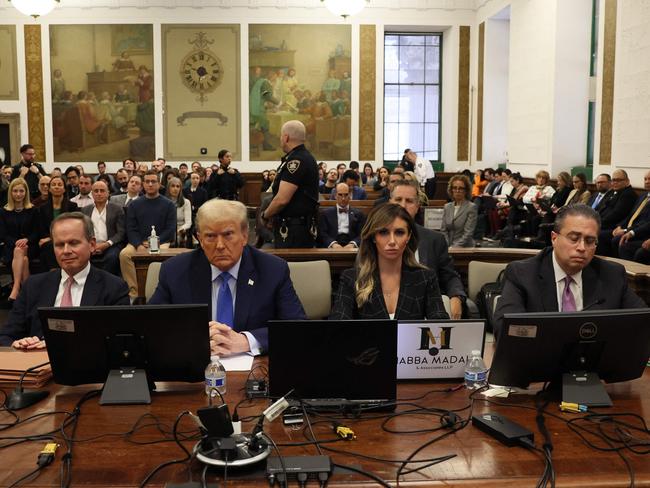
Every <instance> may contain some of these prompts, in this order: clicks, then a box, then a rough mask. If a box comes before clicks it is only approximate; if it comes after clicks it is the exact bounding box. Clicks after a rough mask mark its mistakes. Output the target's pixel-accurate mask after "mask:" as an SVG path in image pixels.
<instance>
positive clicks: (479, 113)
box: [476, 22, 485, 161]
mask: <svg viewBox="0 0 650 488" xmlns="http://www.w3.org/2000/svg"><path fill="white" fill-rule="evenodd" d="M484 63H485V22H481V23H480V24H479V26H478V91H477V95H476V161H483V76H484Z"/></svg>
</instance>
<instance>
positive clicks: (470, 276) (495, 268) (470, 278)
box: [467, 261, 508, 302]
mask: <svg viewBox="0 0 650 488" xmlns="http://www.w3.org/2000/svg"><path fill="white" fill-rule="evenodd" d="M507 265H508V263H485V262H483V261H470V262H469V267H468V269H467V295H468V298H470V299H471V300H472V301H473V302H476V295H477V294H478V292H479V291H481V287H482V286H483V285H484V284H486V283H492V282H494V281H496V280H497V278H498V277H499V273H500V272H501V270H502V269H504V268H505V267H506V266H507Z"/></svg>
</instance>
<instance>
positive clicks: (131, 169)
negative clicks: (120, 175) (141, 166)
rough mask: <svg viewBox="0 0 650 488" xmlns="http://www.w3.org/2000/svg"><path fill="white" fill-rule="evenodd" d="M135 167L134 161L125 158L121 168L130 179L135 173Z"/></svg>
mask: <svg viewBox="0 0 650 488" xmlns="http://www.w3.org/2000/svg"><path fill="white" fill-rule="evenodd" d="M136 165H137V163H136V162H135V159H131V158H126V159H125V160H123V161H122V168H124V169H125V170H126V172H127V173H128V174H129V177H131V175H132V174H133V173H135V167H136Z"/></svg>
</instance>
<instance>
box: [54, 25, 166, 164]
mask: <svg viewBox="0 0 650 488" xmlns="http://www.w3.org/2000/svg"><path fill="white" fill-rule="evenodd" d="M72 41H73V42H72ZM152 45H153V29H152V26H151V25H139V24H134V25H52V26H50V46H51V50H50V67H51V81H52V129H53V136H54V159H55V160H56V161H62V162H66V161H70V162H97V161H104V160H105V161H120V160H122V159H124V158H126V157H132V158H135V159H136V160H152V159H154V158H155V112H154V93H155V92H154V80H153V52H152Z"/></svg>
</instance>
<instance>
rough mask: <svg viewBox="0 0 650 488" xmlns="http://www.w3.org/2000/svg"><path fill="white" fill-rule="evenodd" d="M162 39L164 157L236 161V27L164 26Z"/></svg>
mask: <svg viewBox="0 0 650 488" xmlns="http://www.w3.org/2000/svg"><path fill="white" fill-rule="evenodd" d="M162 40H163V42H162V48H163V56H162V60H163V70H162V72H163V106H164V110H163V122H164V123H163V127H164V134H165V135H164V138H163V140H164V141H165V142H164V144H165V146H164V147H165V149H164V156H165V158H167V159H177V160H178V159H182V160H192V161H197V160H198V161H200V160H204V161H205V160H207V161H216V159H217V154H218V153H219V150H221V149H223V148H228V150H229V151H230V152H231V153H232V156H233V159H235V160H237V159H241V117H240V113H241V109H240V104H241V102H240V100H241V96H240V92H241V63H240V57H241V55H240V52H241V50H240V34H239V25H236V24H222V25H219V24H201V25H186V24H185V25H163V26H162ZM202 149H203V151H202Z"/></svg>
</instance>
